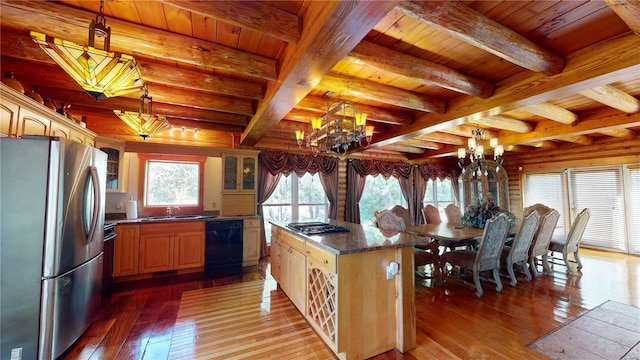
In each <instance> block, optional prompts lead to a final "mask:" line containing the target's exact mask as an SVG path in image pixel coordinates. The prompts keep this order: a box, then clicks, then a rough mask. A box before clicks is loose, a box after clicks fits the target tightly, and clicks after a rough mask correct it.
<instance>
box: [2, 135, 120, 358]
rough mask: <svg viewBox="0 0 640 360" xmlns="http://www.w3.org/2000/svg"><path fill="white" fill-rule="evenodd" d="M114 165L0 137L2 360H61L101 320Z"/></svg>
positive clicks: (51, 143)
mask: <svg viewBox="0 0 640 360" xmlns="http://www.w3.org/2000/svg"><path fill="white" fill-rule="evenodd" d="M106 167H107V157H106V154H105V153H103V152H102V151H100V150H97V149H94V148H92V147H90V146H87V145H83V144H79V143H75V142H71V141H65V140H64V139H60V138H55V137H42V136H37V137H36V136H33V137H32V136H28V137H27V136H25V138H23V139H16V138H1V139H0V190H1V191H0V359H55V358H57V357H58V356H60V355H61V354H62V353H63V352H64V351H65V350H67V349H68V348H69V347H70V346H71V345H72V344H73V343H74V342H75V341H76V340H77V339H78V338H79V337H80V336H81V335H82V333H83V332H84V331H85V330H86V329H87V328H88V327H89V325H90V324H91V323H92V322H93V321H94V319H95V317H96V315H97V313H98V311H99V309H100V301H101V282H102V261H103V253H102V247H103V244H102V240H103V224H104V198H105V180H106Z"/></svg>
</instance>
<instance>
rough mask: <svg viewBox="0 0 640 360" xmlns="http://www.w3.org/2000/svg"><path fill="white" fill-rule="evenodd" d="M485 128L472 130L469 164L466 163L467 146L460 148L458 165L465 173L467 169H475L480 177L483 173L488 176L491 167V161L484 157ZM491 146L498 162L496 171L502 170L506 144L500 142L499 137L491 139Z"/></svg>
mask: <svg viewBox="0 0 640 360" xmlns="http://www.w3.org/2000/svg"><path fill="white" fill-rule="evenodd" d="M485 132H486V131H485V129H482V128H478V129H475V130H473V131H471V135H472V136H471V137H470V138H469V140H468V143H467V146H468V147H469V164H467V165H465V163H464V162H465V161H464V160H465V157H466V156H467V150H466V149H465V148H459V149H458V166H459V167H460V169H462V172H463V173H464V172H465V171H467V170H470V171H473V172H474V173H473V174H474V175H476V176H477V177H480V176H481V175H482V174H483V170H484V175H485V176H487V174H488V173H487V169H488V168H489V166H490V165H489V163H488V162H487V160H486V159H485V157H484V144H483V142H484V140H485ZM489 146H490V147H491V148H492V149H493V160H495V161H496V162H497V163H498V166H496V171H500V167H501V166H502V162H503V158H502V155H504V146H502V145H500V144H498V139H497V138H491V139H490V140H489Z"/></svg>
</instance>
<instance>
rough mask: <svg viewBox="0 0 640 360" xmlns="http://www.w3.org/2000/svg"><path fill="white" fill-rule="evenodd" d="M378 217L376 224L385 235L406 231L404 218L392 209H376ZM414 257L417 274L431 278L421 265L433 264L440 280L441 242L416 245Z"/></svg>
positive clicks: (375, 214)
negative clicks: (421, 268)
mask: <svg viewBox="0 0 640 360" xmlns="http://www.w3.org/2000/svg"><path fill="white" fill-rule="evenodd" d="M373 215H374V217H375V218H376V226H377V227H378V228H379V229H380V231H382V232H383V233H384V234H385V235H392V234H393V235H395V233H398V232H401V231H405V230H406V229H407V227H406V224H405V222H404V219H403V218H402V217H400V216H398V215H396V214H395V213H394V212H393V211H392V210H382V211H380V212H378V211H374V212H373ZM413 257H414V262H415V272H416V274H417V275H419V276H421V277H424V278H429V276H427V275H426V274H425V273H424V272H422V271H420V269H419V268H420V267H421V266H425V265H433V266H434V270H433V273H434V276H433V278H435V279H436V281H438V280H439V276H438V273H439V272H440V254H439V244H438V243H437V242H433V241H432V242H429V243H426V244H421V245H416V246H415V247H414V249H413Z"/></svg>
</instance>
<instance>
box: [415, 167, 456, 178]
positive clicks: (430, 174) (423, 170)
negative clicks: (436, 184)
mask: <svg viewBox="0 0 640 360" xmlns="http://www.w3.org/2000/svg"><path fill="white" fill-rule="evenodd" d="M415 166H416V168H417V170H418V172H419V173H420V175H422V178H423V179H425V180H427V181H428V180H433V181H435V180H436V179H440V181H442V180H444V179H446V178H450V179H451V180H455V179H457V178H458V174H457V173H456V171H455V169H450V168H446V167H444V166H441V165H435V164H419V165H415Z"/></svg>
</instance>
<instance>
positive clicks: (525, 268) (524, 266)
mask: <svg viewBox="0 0 640 360" xmlns="http://www.w3.org/2000/svg"><path fill="white" fill-rule="evenodd" d="M520 264H521V266H522V269H524V279H525V280H526V281H527V282H529V281H531V274H529V270H527V260H522V262H521V263H520Z"/></svg>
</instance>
